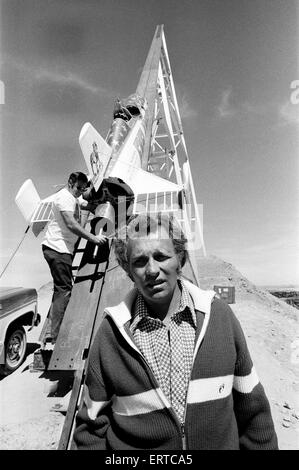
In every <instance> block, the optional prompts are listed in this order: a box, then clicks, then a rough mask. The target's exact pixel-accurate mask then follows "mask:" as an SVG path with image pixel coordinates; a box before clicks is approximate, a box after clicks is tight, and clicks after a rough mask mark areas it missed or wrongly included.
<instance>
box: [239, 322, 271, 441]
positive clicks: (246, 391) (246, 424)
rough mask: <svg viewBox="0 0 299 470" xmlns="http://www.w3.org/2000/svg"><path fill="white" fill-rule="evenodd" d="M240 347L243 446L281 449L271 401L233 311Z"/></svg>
mask: <svg viewBox="0 0 299 470" xmlns="http://www.w3.org/2000/svg"><path fill="white" fill-rule="evenodd" d="M232 321H233V323H234V325H233V328H234V335H235V344H236V351H237V361H236V366H235V373H234V381H233V397H234V410H235V416H236V420H237V424H238V431H239V443H240V449H243V450H278V442H277V436H276V433H275V429H274V423H273V420H272V416H271V410H270V405H269V401H268V399H267V396H266V394H265V390H264V388H263V386H262V384H261V383H260V381H259V378H258V375H257V372H256V369H255V367H254V365H253V363H252V360H251V357H250V353H249V350H248V347H247V344H246V339H245V336H244V333H243V331H242V328H241V325H240V323H239V321H238V320H237V318H236V317H235V315H234V314H233V313H232Z"/></svg>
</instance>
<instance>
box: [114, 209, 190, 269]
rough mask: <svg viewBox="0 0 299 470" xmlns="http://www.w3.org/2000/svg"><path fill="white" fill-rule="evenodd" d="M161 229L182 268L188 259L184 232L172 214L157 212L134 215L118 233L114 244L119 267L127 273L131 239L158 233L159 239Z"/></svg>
mask: <svg viewBox="0 0 299 470" xmlns="http://www.w3.org/2000/svg"><path fill="white" fill-rule="evenodd" d="M161 227H164V229H165V230H166V232H167V233H168V236H169V238H170V239H171V240H172V243H173V247H174V251H175V253H176V255H177V257H178V259H179V262H180V268H182V267H183V266H184V264H185V262H186V260H187V258H188V251H187V247H186V244H187V239H186V237H185V235H184V232H183V230H182V228H181V226H180V225H179V223H178V221H177V220H176V218H175V217H174V216H173V214H167V213H162V212H158V213H155V214H148V213H142V214H135V215H132V216H131V217H130V218H129V220H128V223H127V225H126V226H123V227H121V229H120V230H119V231H118V234H117V237H116V239H115V242H114V251H115V256H116V259H117V261H118V263H119V264H120V266H121V267H122V268H123V269H124V270H125V271H126V272H127V273H128V274H130V273H129V259H128V244H129V240H130V239H133V238H142V236H144V237H146V236H149V235H150V234H153V233H157V232H158V238H160V239H161V238H162V237H161ZM159 232H160V234H159Z"/></svg>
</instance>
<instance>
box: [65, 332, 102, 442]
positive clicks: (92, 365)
mask: <svg viewBox="0 0 299 470" xmlns="http://www.w3.org/2000/svg"><path fill="white" fill-rule="evenodd" d="M99 336H100V330H99V331H98V333H97V335H96V337H95V340H94V342H93V345H92V347H91V350H90V357H89V362H88V368H87V374H86V381H85V384H84V387H83V395H82V398H83V403H82V406H81V408H80V409H79V411H78V413H77V416H76V428H75V431H74V436H73V441H74V443H75V445H76V447H77V449H78V450H106V433H107V429H108V427H109V426H110V419H109V412H110V408H111V406H110V405H111V401H110V399H109V397H108V396H107V391H106V389H105V387H104V383H103V380H102V376H101V368H100V361H99V351H98V345H99Z"/></svg>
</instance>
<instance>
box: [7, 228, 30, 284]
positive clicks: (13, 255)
mask: <svg viewBox="0 0 299 470" xmlns="http://www.w3.org/2000/svg"><path fill="white" fill-rule="evenodd" d="M29 228H30V225H28V227H27V228H26V230H25V233H24V235H23V236H22V238H21V241H20V242H19V244H18V246H17V248H16V249H15V251H14V252H13V254H12V255H11V257H10V259H9V260H8V262H7V264H6V266H5V267H4V269H3V271H2V273H1V274H0V279H1V277H2V276H3V274H4V273H5V271H6V269H7V268H8V266H9V265H10V263H11V261H12V260H13V258H14V257H15V255H16V253H17V251H18V249H19V248H20V246H21V244H22V243H23V241H24V238H25V236H26V234H27V232H28V230H29Z"/></svg>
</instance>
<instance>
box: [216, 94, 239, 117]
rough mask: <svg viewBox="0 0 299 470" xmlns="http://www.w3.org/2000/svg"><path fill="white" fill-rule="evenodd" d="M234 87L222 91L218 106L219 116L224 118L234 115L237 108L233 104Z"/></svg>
mask: <svg viewBox="0 0 299 470" xmlns="http://www.w3.org/2000/svg"><path fill="white" fill-rule="evenodd" d="M231 96H232V88H228V89H226V90H224V91H223V92H222V93H221V100H220V104H219V105H218V106H217V113H218V116H219V117H220V118H222V119H225V118H230V117H232V116H234V115H235V114H236V112H237V110H236V109H235V108H234V107H233V106H232V105H231V102H230V101H231Z"/></svg>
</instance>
